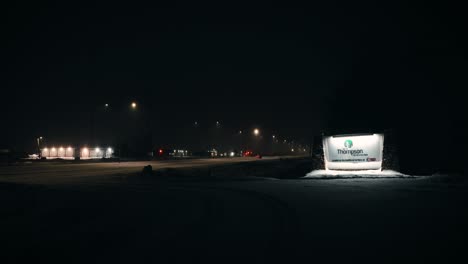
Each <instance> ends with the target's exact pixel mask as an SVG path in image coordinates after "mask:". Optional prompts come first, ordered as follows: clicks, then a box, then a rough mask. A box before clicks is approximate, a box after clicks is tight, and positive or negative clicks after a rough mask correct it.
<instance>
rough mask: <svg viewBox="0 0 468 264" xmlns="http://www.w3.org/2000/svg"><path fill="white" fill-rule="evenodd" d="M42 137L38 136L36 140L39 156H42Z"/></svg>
mask: <svg viewBox="0 0 468 264" xmlns="http://www.w3.org/2000/svg"><path fill="white" fill-rule="evenodd" d="M42 139H43V138H42V137H38V138H36V141H37V150H38V151H39V157H41V156H42V153H41V141H42Z"/></svg>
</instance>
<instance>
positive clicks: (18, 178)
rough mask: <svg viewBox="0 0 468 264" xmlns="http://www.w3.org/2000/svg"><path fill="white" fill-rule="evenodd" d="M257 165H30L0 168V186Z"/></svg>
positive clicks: (228, 160) (172, 162)
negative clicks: (150, 171) (148, 167)
mask: <svg viewBox="0 0 468 264" xmlns="http://www.w3.org/2000/svg"><path fill="white" fill-rule="evenodd" d="M274 159H279V157H265V158H263V159H262V160H274ZM253 161H261V160H259V159H256V158H251V157H249V158H243V157H242V158H226V159H181V160H156V161H132V162H121V163H118V162H96V163H76V164H73V163H59V162H44V163H41V162H34V163H29V164H19V165H13V166H2V167H0V182H17V183H31V184H62V183H75V182H81V181H83V180H90V179H89V178H90V177H93V178H97V179H99V178H102V176H111V175H115V176H118V175H128V174H132V173H137V172H140V171H141V170H142V169H143V167H144V166H146V165H151V166H152V167H153V170H158V169H164V168H188V167H209V166H218V165H225V164H234V163H241V162H253Z"/></svg>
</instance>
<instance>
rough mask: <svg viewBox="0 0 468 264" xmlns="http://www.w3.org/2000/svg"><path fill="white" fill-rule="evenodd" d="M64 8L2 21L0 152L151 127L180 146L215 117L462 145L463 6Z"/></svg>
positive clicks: (232, 127) (274, 127)
mask: <svg viewBox="0 0 468 264" xmlns="http://www.w3.org/2000/svg"><path fill="white" fill-rule="evenodd" d="M61 2H63V1H58V2H57V3H53V2H48V3H47V4H46V3H43V2H41V3H38V2H32V3H19V2H18V3H11V4H10V5H9V6H8V7H7V8H6V9H5V10H4V11H5V12H4V13H6V15H5V16H4V18H3V19H2V20H3V23H2V25H3V29H2V32H3V41H2V58H3V59H2V68H3V69H2V75H3V77H2V89H1V93H2V97H1V98H2V103H1V111H2V129H1V137H0V138H1V142H0V143H1V144H2V145H7V146H13V147H16V148H32V147H34V142H35V141H34V139H35V138H36V137H37V136H44V137H46V138H47V139H48V140H49V142H58V143H60V142H70V141H74V142H89V137H90V134H92V135H93V137H96V138H98V137H100V136H102V135H105V134H106V133H107V134H108V133H112V132H114V136H115V131H118V130H122V131H123V130H125V131H127V132H128V131H131V130H132V129H131V128H132V126H133V125H135V124H137V125H135V126H136V127H139V129H143V128H144V127H145V126H147V125H148V122H149V126H151V127H152V129H151V131H152V132H151V133H152V134H153V138H154V141H155V142H156V143H159V144H162V142H164V143H165V144H177V142H179V141H180V140H182V139H183V140H186V141H190V139H187V137H190V136H188V134H190V133H188V132H187V131H190V130H189V129H188V128H189V127H190V126H192V125H193V122H195V121H198V122H199V123H200V126H202V127H204V129H206V131H208V130H209V129H210V127H212V126H214V123H215V122H216V121H217V120H219V121H220V122H221V123H222V125H223V129H226V130H229V131H232V132H233V133H235V132H236V131H238V130H239V129H251V128H252V127H256V126H258V127H261V128H262V130H263V131H265V134H266V133H270V134H271V133H274V134H279V135H281V136H283V137H287V138H289V139H297V140H303V141H307V140H309V139H310V138H311V137H312V135H314V134H320V133H321V132H322V131H324V130H329V129H338V130H346V129H350V130H352V129H358V130H359V129H362V130H369V129H400V130H402V129H406V130H408V131H410V132H411V133H416V132H418V131H420V130H424V131H426V132H427V131H429V132H428V133H429V135H428V136H427V137H426V138H425V139H424V140H430V139H431V137H433V136H440V135H445V136H446V135H453V134H454V133H455V134H456V135H458V136H463V135H465V132H464V131H466V127H465V124H466V114H464V113H463V112H464V110H465V107H464V106H463V105H464V104H465V97H464V96H463V90H464V89H466V87H467V81H466V77H465V76H464V75H465V74H466V70H467V67H466V62H467V55H466V47H467V46H468V45H467V41H466V28H465V24H466V15H465V14H464V11H463V10H464V9H462V8H461V7H460V6H455V5H451V4H449V3H445V2H444V3H442V2H439V3H428V2H425V3H424V2H414V1H411V3H407V1H402V2H401V3H394V2H392V4H391V5H386V4H385V3H375V2H374V1H370V2H360V3H355V2H354V1H322V2H321V3H316V4H309V5H307V6H305V5H303V6H296V7H295V8H288V7H286V6H284V5H283V4H278V3H276V4H275V3H269V2H263V3H258V4H255V5H253V4H252V3H249V4H240V3H238V4H236V3H237V2H232V3H231V4H226V5H223V6H222V5H219V4H216V5H210V4H206V5H199V6H194V5H191V4H189V3H184V2H178V3H177V4H176V5H174V6H170V7H169V6H164V7H162V6H151V5H142V4H137V3H136V2H134V1H129V2H120V1H110V2H100V3H93V4H92V5H85V4H83V2H82V1H77V2H75V3H71V2H69V1H66V3H61ZM132 100H135V101H137V102H138V103H139V106H141V107H140V108H139V109H138V111H139V112H138V113H132V112H129V108H128V104H129V102H131V101H132ZM105 103H109V104H110V106H111V107H112V113H106V112H104V110H103V109H102V107H103V105H104V104H105ZM148 120H149V121H148ZM90 123H92V124H94V125H92V128H90V127H91V126H90ZM116 129H117V130H116ZM90 130H93V131H91V132H90ZM109 131H110V132H109ZM133 132H135V131H134V130H133Z"/></svg>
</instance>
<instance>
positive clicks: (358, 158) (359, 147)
mask: <svg viewBox="0 0 468 264" xmlns="http://www.w3.org/2000/svg"><path fill="white" fill-rule="evenodd" d="M383 141H384V136H383V134H352V135H338V136H328V137H324V138H323V153H324V157H325V168H326V169H327V170H381V169H382V159H383V157H382V156H383Z"/></svg>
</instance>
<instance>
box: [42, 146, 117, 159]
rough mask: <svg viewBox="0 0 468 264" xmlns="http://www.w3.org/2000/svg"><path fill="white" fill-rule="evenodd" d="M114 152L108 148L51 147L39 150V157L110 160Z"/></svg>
mask: <svg viewBox="0 0 468 264" xmlns="http://www.w3.org/2000/svg"><path fill="white" fill-rule="evenodd" d="M113 154H114V150H113V149H112V148H110V147H108V148H100V147H96V148H88V147H82V148H79V149H76V148H74V147H67V148H64V147H58V148H56V147H51V148H47V147H46V148H43V149H41V157H42V158H46V159H74V158H80V159H101V158H112V157H113Z"/></svg>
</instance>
